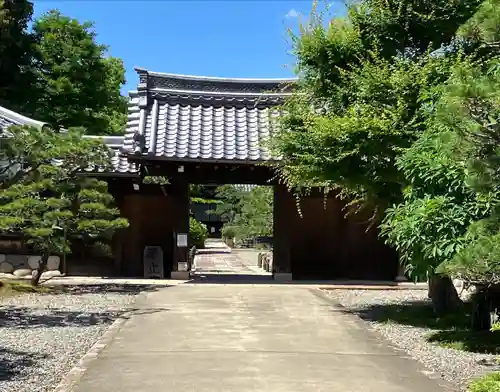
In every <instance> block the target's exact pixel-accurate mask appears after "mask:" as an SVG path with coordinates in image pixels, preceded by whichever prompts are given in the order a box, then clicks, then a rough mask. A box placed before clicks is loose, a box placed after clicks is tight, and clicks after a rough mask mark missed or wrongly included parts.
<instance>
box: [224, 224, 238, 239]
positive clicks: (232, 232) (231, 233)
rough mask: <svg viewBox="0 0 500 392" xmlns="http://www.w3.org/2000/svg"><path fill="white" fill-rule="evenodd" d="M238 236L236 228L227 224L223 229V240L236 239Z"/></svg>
mask: <svg viewBox="0 0 500 392" xmlns="http://www.w3.org/2000/svg"><path fill="white" fill-rule="evenodd" d="M237 234H238V228H237V227H234V226H230V225H229V224H225V225H224V226H223V227H222V238H227V239H234V237H236V235H237Z"/></svg>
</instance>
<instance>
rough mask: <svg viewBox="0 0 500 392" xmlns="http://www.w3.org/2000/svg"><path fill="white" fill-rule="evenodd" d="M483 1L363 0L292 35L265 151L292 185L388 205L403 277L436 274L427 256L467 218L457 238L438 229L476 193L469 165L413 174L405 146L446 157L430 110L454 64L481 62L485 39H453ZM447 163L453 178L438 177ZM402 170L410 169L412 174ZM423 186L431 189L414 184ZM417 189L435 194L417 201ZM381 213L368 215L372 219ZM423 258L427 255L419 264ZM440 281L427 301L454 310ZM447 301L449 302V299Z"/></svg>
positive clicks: (378, 207) (449, 290)
mask: <svg viewBox="0 0 500 392" xmlns="http://www.w3.org/2000/svg"><path fill="white" fill-rule="evenodd" d="M483 3H484V2H483V1H479V0H463V1H456V2H448V1H444V0H443V1H424V2H422V1H416V0H395V1H389V2H388V1H383V0H363V1H360V2H356V3H355V4H353V5H352V6H349V7H348V13H347V16H346V17H344V18H339V19H335V20H333V21H331V22H330V23H329V24H328V26H327V27H325V25H324V23H322V21H321V18H317V17H315V16H314V15H313V18H312V21H311V22H310V23H309V24H308V25H306V26H303V27H302V29H301V32H300V35H299V36H297V37H294V43H295V52H296V54H297V65H298V75H299V84H298V89H297V93H296V94H294V96H293V98H292V99H291V100H289V102H287V104H286V105H285V113H287V114H286V115H285V116H283V118H282V120H281V122H280V127H279V129H278V133H277V137H276V138H275V141H274V144H273V146H272V147H274V148H275V149H276V150H277V151H276V153H277V154H279V155H281V156H283V160H282V161H281V162H280V163H279V164H278V165H277V167H276V169H277V172H278V174H279V178H280V179H281V181H282V182H284V183H285V184H287V185H288V186H289V187H290V188H292V189H299V190H300V189H301V188H306V189H307V188H309V187H311V186H323V187H325V189H326V190H327V191H328V190H330V189H333V188H337V189H340V191H341V195H342V196H345V197H348V198H349V199H351V204H356V205H359V206H361V207H362V206H363V203H361V202H364V204H369V205H372V206H374V208H375V212H377V211H384V210H385V209H386V208H387V207H389V206H390V205H393V204H395V207H394V208H392V209H389V210H388V212H389V215H390V216H388V217H386V220H385V223H386V226H385V229H386V230H385V231H384V234H385V235H386V236H387V238H388V239H389V242H390V243H391V244H392V245H394V246H396V247H397V248H398V249H399V250H400V252H401V253H402V257H403V262H404V263H405V264H407V265H408V266H410V267H411V268H410V271H414V272H417V271H419V270H420V271H421V270H424V271H429V270H430V271H431V272H432V271H433V270H434V268H435V267H436V266H437V265H438V264H439V261H442V258H441V259H439V260H436V257H434V256H435V255H432V249H434V248H435V247H436V246H437V245H438V244H439V246H440V245H441V244H444V243H446V245H450V243H451V242H454V241H455V237H454V236H455V234H456V236H460V235H461V234H463V233H464V231H465V230H466V227H467V224H468V223H469V222H470V221H471V220H473V219H474V216H473V215H467V216H466V217H460V216H459V215H457V219H463V222H462V223H461V224H460V225H461V226H460V225H459V226H460V227H461V230H458V231H457V232H456V233H454V230H456V229H457V227H456V226H454V225H453V224H451V225H447V223H446V221H447V219H449V218H450V216H455V214H459V213H460V209H461V208H462V207H464V206H463V205H462V200H459V199H456V200H455V199H454V197H455V196H457V195H458V194H461V197H465V196H467V197H469V196H470V197H471V198H474V197H475V194H474V192H473V191H470V190H467V189H466V185H464V184H463V179H464V177H465V173H464V170H465V169H464V168H460V162H459V161H457V162H454V161H453V159H454V158H453V159H452V158H451V157H448V158H449V159H448V161H445V160H443V161H439V159H438V162H426V163H427V166H425V167H423V168H421V170H420V169H418V168H415V167H414V166H412V162H411V160H410V155H406V157H405V159H407V160H406V161H405V160H403V161H402V157H403V156H405V153H406V152H407V151H408V149H410V151H411V152H408V154H412V153H413V154H414V156H413V158H415V161H417V160H418V159H421V160H423V161H425V159H424V158H426V157H427V158H429V157H435V156H436V154H437V156H438V157H440V155H439V154H441V157H442V158H443V159H444V157H447V156H448V155H447V154H448V152H446V151H442V150H441V151H440V150H439V149H437V150H436V149H434V150H432V148H434V146H433V144H432V143H434V144H436V143H439V137H438V138H435V137H434V135H432V132H429V127H430V126H431V127H434V120H433V119H434V117H435V116H436V106H437V105H438V102H439V101H440V99H441V96H442V94H443V91H444V90H443V85H444V83H446V82H447V80H448V79H449V77H450V75H451V73H452V70H453V69H454V66H455V65H456V64H460V63H461V62H462V61H463V59H464V58H468V57H469V56H470V57H474V56H476V57H477V56H478V55H479V51H478V50H477V49H479V48H481V43H480V42H478V41H477V40H476V41H474V38H473V37H472V36H471V35H470V34H468V35H467V34H466V33H463V35H462V37H463V39H462V40H461V41H460V40H457V39H456V37H457V36H458V34H459V33H460V32H461V31H462V30H463V25H464V23H469V22H468V21H469V19H470V18H471V17H474V15H475V14H476V12H484V11H483V8H482V5H483ZM478 10H479V11H478ZM471 23H472V22H471ZM478 23H479V22H478ZM490 46H491V45H490ZM438 49H439V50H438ZM471 52H472V53H471ZM444 128H446V127H444ZM446 129H447V130H449V128H446ZM434 131H437V132H439V130H436V129H435V130H434ZM422 135H424V136H422ZM422 137H424V138H430V139H429V140H428V142H429V143H427V141H424V140H422V143H421V144H420V145H419V146H416V147H415V148H414V149H413V150H412V146H413V145H414V143H415V142H417V141H420V140H421V138H422ZM433 138H434V139H433ZM431 139H432V140H431ZM426 143H427V144H426ZM433 154H434V155H433ZM417 157H419V158H418V159H417ZM433 163H435V164H436V165H434V166H433V165H432V164H433ZM440 165H441V166H440ZM450 165H451V166H450ZM450 167H451V168H452V169H453V170H452V171H451V173H446V170H448V169H450ZM409 170H414V173H413V174H414V175H413V176H409V174H408V171H409ZM432 175H434V176H440V175H445V178H440V179H436V178H434V177H432ZM454 176H455V177H454ZM423 179H426V180H427V181H429V184H419V183H413V182H414V181H416V180H418V181H420V180H423ZM430 180H435V181H434V182H432V181H430ZM447 181H451V182H452V183H451V184H450V183H448V182H447ZM460 181H461V182H462V183H461V184H459V182H460ZM424 182H425V180H424ZM427 185H429V186H427ZM426 186H427V188H426ZM433 186H435V187H436V189H433V188H432V187H433ZM424 189H427V190H430V191H431V192H433V193H431V194H425V192H424ZM448 191H449V192H451V194H449V193H448ZM419 192H421V193H419ZM464 208H465V210H467V209H468V207H467V206H465V207H464ZM455 209H457V210H455ZM462 212H463V211H462ZM467 213H468V212H467V211H466V214H467ZM380 215H383V214H379V213H374V218H375V217H377V219H378V217H379V216H380ZM438 222H440V223H442V228H443V230H444V231H440V232H439V233H436V232H435V231H434V232H433V231H432V230H433V229H434V228H435V226H433V225H432V223H434V224H436V223H438ZM412 230H416V232H415V237H414V236H413V235H412ZM396 232H397V233H396ZM417 232H418V233H419V235H420V237H418V236H417V235H416V233H417ZM398 233H399V235H398ZM428 235H431V237H428ZM441 235H443V236H442V237H439V236H441ZM436 236H438V237H439V238H436ZM405 241H406V242H405ZM408 241H410V243H408ZM439 241H442V242H441V243H440V242H439ZM446 241H448V242H446ZM439 246H438V247H439ZM450 249H451V248H448V251H447V252H448V253H449V254H450V255H451V253H453V252H451V251H450ZM424 250H425V252H427V251H428V250H430V253H426V254H425V255H424V256H425V257H424V256H423V255H422V252H423V251H424ZM443 251H444V250H443ZM436 252H437V251H436ZM450 252H451V253H450ZM429 255H430V256H432V257H428V256H429ZM417 267H418V268H417ZM438 281H439V282H441V283H442V285H441V287H440V288H439V290H431V292H430V294H431V295H432V296H434V294H435V295H441V297H442V298H441V301H438V302H440V303H441V304H445V305H446V304H447V303H451V302H453V301H452V300H451V299H452V298H451V297H452V296H456V292H455V290H454V289H453V287H452V285H451V281H450V280H449V279H443V280H438ZM431 286H432V285H431ZM443 294H449V295H450V297H449V298H448V299H450V301H448V300H447V298H443ZM435 299H436V298H435ZM436 300H437V299H436Z"/></svg>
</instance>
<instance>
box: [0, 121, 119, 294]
mask: <svg viewBox="0 0 500 392" xmlns="http://www.w3.org/2000/svg"><path fill="white" fill-rule="evenodd" d="M8 136H9V137H8V138H7V140H5V141H3V142H2V144H1V145H0V153H2V154H4V155H5V156H6V158H7V159H8V160H10V162H11V163H12V165H17V171H16V173H15V175H14V176H13V177H12V178H9V179H5V181H4V182H3V184H2V186H1V188H0V231H2V232H12V233H18V234H22V235H23V236H24V237H25V239H26V241H27V243H28V244H29V245H31V246H32V247H33V249H34V250H36V251H37V252H38V253H40V254H41V255H42V257H41V260H40V265H39V268H38V270H35V272H34V274H33V278H32V284H33V285H37V284H38V283H39V280H40V277H41V274H42V272H43V271H44V269H45V268H46V266H47V261H48V258H49V256H50V255H52V254H54V253H62V252H68V251H70V244H71V240H72V239H76V238H80V239H83V240H95V239H96V238H109V237H110V236H112V234H113V233H114V232H115V231H116V230H117V229H120V228H125V227H127V226H128V222H127V220H126V219H124V218H121V217H120V216H119V215H120V214H119V210H118V209H117V208H114V207H113V196H112V195H110V194H109V193H108V191H107V183H106V182H105V181H100V180H98V179H96V178H92V177H91V176H89V175H85V171H89V170H90V171H94V170H104V171H106V170H109V169H110V168H111V163H110V162H111V161H110V158H111V155H110V150H109V149H108V147H107V146H106V145H104V144H103V143H102V142H101V141H99V140H95V139H84V138H82V133H81V130H80V129H70V130H69V131H68V132H65V133H54V132H53V131H51V130H41V131H40V130H38V129H35V128H30V127H10V128H9V135H8Z"/></svg>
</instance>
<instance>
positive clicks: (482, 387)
mask: <svg viewBox="0 0 500 392" xmlns="http://www.w3.org/2000/svg"><path fill="white" fill-rule="evenodd" d="M469 392H500V373H489V374H486V375H485V376H482V377H479V378H477V379H475V380H473V381H472V382H471V383H470V384H469Z"/></svg>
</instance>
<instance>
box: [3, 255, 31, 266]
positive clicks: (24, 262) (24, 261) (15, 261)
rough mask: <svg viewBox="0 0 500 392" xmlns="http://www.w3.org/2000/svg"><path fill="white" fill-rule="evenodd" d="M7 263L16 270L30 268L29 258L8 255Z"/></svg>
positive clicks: (6, 257)
mask: <svg viewBox="0 0 500 392" xmlns="http://www.w3.org/2000/svg"><path fill="white" fill-rule="evenodd" d="M5 261H7V262H9V263H10V264H12V265H13V266H14V269H26V268H27V267H28V256H26V255H12V254H7V255H6V256H5Z"/></svg>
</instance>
